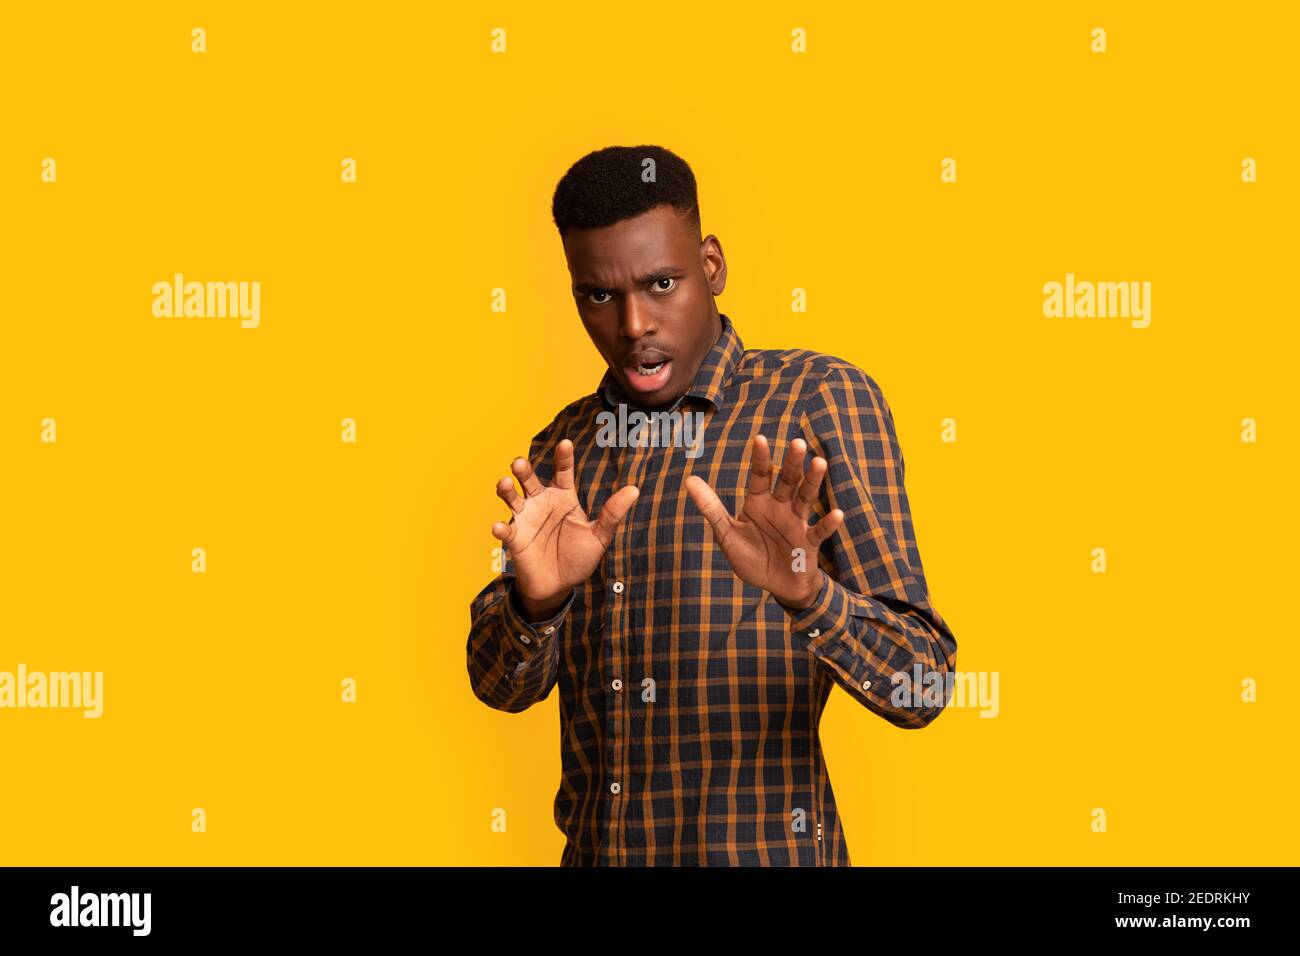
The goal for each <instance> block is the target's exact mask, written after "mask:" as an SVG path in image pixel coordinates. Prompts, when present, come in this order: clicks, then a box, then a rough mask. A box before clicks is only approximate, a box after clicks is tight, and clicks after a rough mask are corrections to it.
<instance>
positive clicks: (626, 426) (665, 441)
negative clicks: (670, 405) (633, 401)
mask: <svg viewBox="0 0 1300 956" xmlns="http://www.w3.org/2000/svg"><path fill="white" fill-rule="evenodd" d="M596 421H597V422H598V423H599V424H600V431H599V432H597V433H596V444H597V445H599V446H600V447H601V448H645V447H647V446H648V447H650V448H669V447H673V448H685V449H686V457H687V458H699V457H700V455H701V454H703V452H704V444H703V439H704V413H703V412H651V413H650V414H648V415H647V414H646V413H645V412H640V411H634V412H631V413H630V414H629V413H628V410H627V406H626V405H624V404H623V403H622V402H620V403H619V406H618V414H617V415H615V414H614V413H613V412H601V413H600V414H598V415H597V416H596Z"/></svg>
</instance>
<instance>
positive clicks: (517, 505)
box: [497, 478, 524, 514]
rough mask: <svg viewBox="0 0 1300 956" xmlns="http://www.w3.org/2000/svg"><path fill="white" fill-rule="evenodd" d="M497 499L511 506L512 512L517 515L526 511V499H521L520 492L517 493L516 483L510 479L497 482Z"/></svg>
mask: <svg viewBox="0 0 1300 956" xmlns="http://www.w3.org/2000/svg"><path fill="white" fill-rule="evenodd" d="M497 497H498V498H500V499H501V500H502V501H504V502H505V503H506V504H507V505H509V506H510V510H511V511H513V512H514V513H515V514H519V512H521V511H523V510H524V499H523V498H521V497H519V492H517V491H515V483H514V482H513V481H512V480H511V479H509V478H502V479H501V480H500V481H498V482H497Z"/></svg>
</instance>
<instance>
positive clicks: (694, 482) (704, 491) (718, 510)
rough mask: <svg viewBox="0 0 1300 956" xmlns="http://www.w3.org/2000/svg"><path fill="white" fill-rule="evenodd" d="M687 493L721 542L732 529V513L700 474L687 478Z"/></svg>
mask: <svg viewBox="0 0 1300 956" xmlns="http://www.w3.org/2000/svg"><path fill="white" fill-rule="evenodd" d="M686 493H687V494H689V495H690V496H691V501H693V502H695V507H697V508H699V509H700V512H701V513H702V514H703V515H704V517H705V518H706V519H707V520H708V522H709V525H710V526H711V527H712V528H713V536H714V538H716V539H717V541H718V543H719V544H721V543H722V541H723V540H724V539H725V538H726V537H727V534H728V533H729V532H730V531H731V515H730V514H728V513H727V509H726V507H725V506H724V505H723V504H722V502H721V501H720V500H719V499H718V496H717V495H716V494H714V492H713V489H712V488H710V487H709V483H708V482H707V481H705V480H704V479H703V478H701V477H700V476H699V475H691V476H690V477H689V478H687V479H686Z"/></svg>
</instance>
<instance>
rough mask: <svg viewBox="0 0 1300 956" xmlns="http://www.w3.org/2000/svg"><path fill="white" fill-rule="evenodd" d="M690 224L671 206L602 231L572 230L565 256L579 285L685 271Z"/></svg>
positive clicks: (691, 242)
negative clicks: (651, 272) (664, 270)
mask: <svg viewBox="0 0 1300 956" xmlns="http://www.w3.org/2000/svg"><path fill="white" fill-rule="evenodd" d="M688 222H689V220H687V219H685V218H684V217H683V216H681V215H680V214H679V213H678V212H677V210H675V209H673V208H672V207H671V206H656V207H655V208H654V209H651V210H650V211H649V212H644V213H642V214H641V215H639V216H635V217H633V218H631V219H624V220H622V221H621V222H616V223H614V224H613V225H610V226H602V227H601V228H599V229H571V230H569V232H568V234H567V235H565V237H564V256H565V258H566V259H567V260H568V263H569V271H570V272H571V273H572V274H573V278H574V280H575V281H577V282H582V281H585V280H593V281H608V280H620V281H621V280H623V279H626V278H628V277H630V276H633V275H638V274H641V273H642V272H646V271H649V270H652V269H658V268H661V267H667V266H678V267H685V266H687V265H689V262H690V260H689V258H688V257H689V256H690V254H691V253H692V252H693V251H694V248H695V246H696V243H695V242H694V240H693V238H692V235H691V230H690V228H688Z"/></svg>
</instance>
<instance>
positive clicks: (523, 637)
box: [519, 634, 533, 644]
mask: <svg viewBox="0 0 1300 956" xmlns="http://www.w3.org/2000/svg"><path fill="white" fill-rule="evenodd" d="M519 639H520V640H521V641H523V642H524V643H525V644H531V643H533V639H532V638H531V637H529V636H528V635H527V634H520V635H519Z"/></svg>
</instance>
